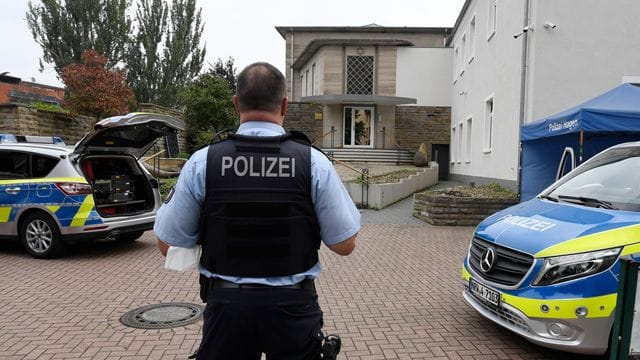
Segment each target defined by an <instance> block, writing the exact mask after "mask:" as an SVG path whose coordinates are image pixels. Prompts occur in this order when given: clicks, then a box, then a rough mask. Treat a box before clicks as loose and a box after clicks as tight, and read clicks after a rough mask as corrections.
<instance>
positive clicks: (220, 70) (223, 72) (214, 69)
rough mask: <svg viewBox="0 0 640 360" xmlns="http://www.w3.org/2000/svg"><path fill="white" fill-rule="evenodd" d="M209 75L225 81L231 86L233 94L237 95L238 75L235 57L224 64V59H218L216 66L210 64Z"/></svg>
mask: <svg viewBox="0 0 640 360" xmlns="http://www.w3.org/2000/svg"><path fill="white" fill-rule="evenodd" d="M209 73H210V74H212V75H215V76H219V77H221V78H223V79H225V80H226V81H227V83H228V84H229V90H231V93H232V94H235V93H236V84H237V82H238V75H237V74H236V66H235V60H234V59H233V57H229V58H228V59H227V61H225V62H222V59H220V58H218V61H216V63H215V64H213V65H211V64H209Z"/></svg>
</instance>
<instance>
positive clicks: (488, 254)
mask: <svg viewBox="0 0 640 360" xmlns="http://www.w3.org/2000/svg"><path fill="white" fill-rule="evenodd" d="M495 261H496V252H495V250H493V248H487V249H486V250H485V251H484V252H483V253H482V256H481V257H480V270H482V272H483V273H488V272H489V271H491V269H493V263H494V262H495Z"/></svg>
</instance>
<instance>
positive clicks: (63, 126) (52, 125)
mask: <svg viewBox="0 0 640 360" xmlns="http://www.w3.org/2000/svg"><path fill="white" fill-rule="evenodd" d="M94 121H95V119H93V118H92V117H88V116H77V117H75V118H73V117H70V116H68V115H65V114H62V113H58V112H54V111H46V110H38V109H36V108H34V107H29V106H25V105H17V104H2V105H0V132H2V133H10V134H15V135H41V136H61V137H62V138H63V139H64V141H65V142H66V143H67V144H69V145H72V144H75V143H76V142H77V141H78V140H80V139H81V138H82V137H83V136H84V135H85V134H86V133H87V132H88V131H89V130H90V129H91V127H92V125H93V122H94Z"/></svg>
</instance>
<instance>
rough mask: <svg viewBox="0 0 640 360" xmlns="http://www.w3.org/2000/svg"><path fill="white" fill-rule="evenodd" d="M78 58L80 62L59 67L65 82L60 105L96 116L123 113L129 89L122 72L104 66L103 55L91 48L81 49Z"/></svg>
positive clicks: (125, 108) (104, 58) (128, 98)
mask: <svg viewBox="0 0 640 360" xmlns="http://www.w3.org/2000/svg"><path fill="white" fill-rule="evenodd" d="M81 58H82V62H81V63H79V64H71V65H67V66H65V67H64V68H63V69H62V80H63V81H64V83H65V84H66V85H67V94H66V96H65V100H64V102H63V105H64V106H65V107H67V108H69V109H71V110H73V111H75V112H77V113H80V114H87V115H92V116H94V117H95V118H96V119H101V118H103V117H106V116H112V115H121V114H126V113H127V112H128V111H129V103H130V101H131V100H132V98H133V92H132V91H131V89H130V88H129V87H128V86H127V84H126V81H125V75H124V73H123V72H122V71H120V70H108V69H107V68H106V67H107V59H106V57H104V56H102V55H100V54H98V53H97V52H96V51H94V50H85V51H84V52H83V53H82V55H81Z"/></svg>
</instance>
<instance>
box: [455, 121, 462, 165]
mask: <svg viewBox="0 0 640 360" xmlns="http://www.w3.org/2000/svg"><path fill="white" fill-rule="evenodd" d="M463 132H464V129H463V123H460V124H458V143H457V145H458V149H457V150H456V155H457V157H456V162H457V163H458V164H460V163H461V162H462V156H463V153H462V140H463V138H462V134H463Z"/></svg>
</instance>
